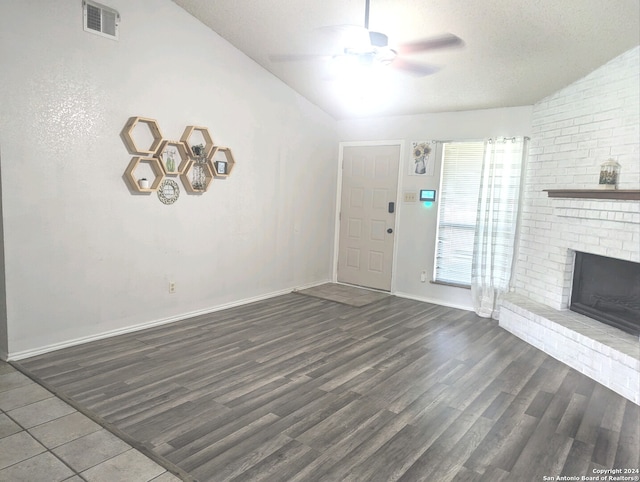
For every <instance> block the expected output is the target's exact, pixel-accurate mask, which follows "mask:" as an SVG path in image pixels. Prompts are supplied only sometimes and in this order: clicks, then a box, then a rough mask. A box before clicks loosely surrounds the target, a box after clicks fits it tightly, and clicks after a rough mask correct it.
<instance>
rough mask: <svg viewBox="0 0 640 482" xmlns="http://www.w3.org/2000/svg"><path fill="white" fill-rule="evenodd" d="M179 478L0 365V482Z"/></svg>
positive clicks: (162, 480)
mask: <svg viewBox="0 0 640 482" xmlns="http://www.w3.org/2000/svg"><path fill="white" fill-rule="evenodd" d="M125 480H126V481H127V482H138V481H139V482H148V481H154V482H172V481H180V480H181V479H180V478H178V477H176V476H175V475H173V474H172V473H170V472H168V471H167V470H166V469H165V468H164V467H161V466H160V465H158V464H157V463H156V462H154V461H153V460H151V459H149V458H147V457H146V456H145V455H143V454H142V453H140V452H139V451H137V450H136V449H134V448H132V447H131V446H130V445H128V444H127V443H125V442H123V441H122V440H121V439H119V438H118V437H116V436H115V435H113V434H112V433H111V432H109V431H107V430H106V429H104V428H103V427H102V426H100V425H98V424H97V423H95V422H94V421H93V420H91V419H89V418H88V417H86V416H85V415H83V414H82V413H80V412H78V411H77V410H75V409H74V408H73V407H71V406H70V405H68V404H67V403H65V402H64V401H62V400H60V399H59V398H57V397H55V396H54V395H53V394H52V393H51V392H49V391H47V390H45V389H44V388H43V387H41V386H40V385H38V384H37V383H35V382H34V381H33V380H31V379H30V378H28V377H27V376H25V375H24V374H22V373H21V372H19V371H18V370H16V369H15V368H13V367H12V366H11V365H9V364H7V363H5V362H2V361H0V481H8V482H9V481H10V482H18V481H28V482H54V481H73V482H76V481H78V482H80V481H87V482H92V481H96V482H102V481H105V482H106V481H108V482H114V481H125Z"/></svg>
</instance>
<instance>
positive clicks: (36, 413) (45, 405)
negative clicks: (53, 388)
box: [7, 398, 76, 428]
mask: <svg viewBox="0 0 640 482" xmlns="http://www.w3.org/2000/svg"><path fill="white" fill-rule="evenodd" d="M75 411H76V410H75V408H73V407H72V406H71V405H68V404H66V403H65V402H63V401H62V400H60V399H58V398H47V399H46V400H40V401H39V402H35V403H32V404H30V405H26V406H24V407H20V408H16V409H14V410H10V411H8V412H7V414H8V415H9V416H10V417H11V418H13V419H14V420H15V421H16V422H18V423H19V424H20V425H22V426H23V427H24V428H31V427H35V426H36V425H40V424H43V423H46V422H49V421H51V420H55V419H56V418H60V417H64V416H65V415H68V414H70V413H73V412H75Z"/></svg>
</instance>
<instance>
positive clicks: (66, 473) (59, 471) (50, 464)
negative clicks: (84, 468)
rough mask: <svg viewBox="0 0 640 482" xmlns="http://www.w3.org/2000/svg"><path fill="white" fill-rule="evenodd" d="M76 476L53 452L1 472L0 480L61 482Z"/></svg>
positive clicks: (12, 481)
mask: <svg viewBox="0 0 640 482" xmlns="http://www.w3.org/2000/svg"><path fill="white" fill-rule="evenodd" d="M73 475H74V473H73V471H72V470H71V469H70V468H69V467H67V466H66V465H65V464H63V463H62V462H60V460H59V459H57V458H56V457H55V456H54V455H53V454H51V452H45V453H43V454H40V455H36V456H35V457H31V458H30V459H27V460H24V461H22V462H19V463H17V464H15V465H12V466H11V467H7V468H6V469H3V470H0V480H6V481H11V482H37V481H43V482H44V481H46V482H61V481H63V480H65V479H68V478H69V477H72V476H73Z"/></svg>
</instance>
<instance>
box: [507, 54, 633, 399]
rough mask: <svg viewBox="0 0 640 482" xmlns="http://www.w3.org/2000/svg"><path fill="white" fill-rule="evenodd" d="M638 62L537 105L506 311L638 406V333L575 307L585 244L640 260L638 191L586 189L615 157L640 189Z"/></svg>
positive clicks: (523, 333) (589, 249)
mask: <svg viewBox="0 0 640 482" xmlns="http://www.w3.org/2000/svg"><path fill="white" fill-rule="evenodd" d="M639 60H640V47H636V48H634V49H632V50H630V51H628V52H626V53H624V54H622V55H620V56H619V57H617V58H616V59H613V60H612V61H611V62H609V63H608V64H605V65H604V66H602V67H601V68H599V69H597V70H596V71H594V72H592V73H591V74H589V75H588V76H586V77H584V78H583V79H581V80H579V81H577V82H575V83H573V84H571V85H570V86H568V87H566V88H565V89H563V90H561V91H560V92H557V93H556V94H554V95H552V96H550V97H547V98H546V99H543V100H542V101H541V102H539V103H537V104H536V105H535V106H534V110H533V120H532V136H531V137H532V140H531V145H530V151H529V159H528V167H527V179H526V181H525V190H524V207H523V215H522V221H521V223H522V224H521V229H520V236H519V241H518V246H517V252H518V256H517V260H516V278H515V289H514V292H513V293H511V294H510V295H509V296H507V298H506V300H505V302H504V304H503V307H502V309H501V314H500V325H501V326H503V327H504V328H505V329H507V330H509V331H511V332H512V333H514V334H516V335H517V336H519V337H521V338H523V339H524V340H526V341H528V342H529V343H531V344H533V345H534V346H536V347H538V348H540V349H541V350H544V351H545V352H547V353H549V354H550V355H551V356H553V357H555V358H557V359H559V360H561V361H563V362H565V363H567V364H568V365H570V366H571V367H573V368H575V369H577V370H578V371H580V372H582V373H584V374H586V375H588V376H590V377H591V378H594V379H595V380H597V381H599V382H600V383H602V384H603V385H605V386H607V387H609V388H611V389H612V390H614V391H616V392H617V393H619V394H621V395H623V396H624V397H626V398H628V399H629V400H632V401H634V402H635V403H637V404H640V343H639V341H638V337H637V336H634V335H631V334H629V333H625V332H623V331H621V330H618V329H617V328H613V327H611V326H608V325H605V324H603V323H600V322H599V321H596V320H593V319H592V318H589V317H587V316H584V315H581V314H578V313H574V312H572V311H569V309H568V308H569V304H570V297H571V283H572V278H573V267H574V258H575V252H576V251H581V252H584V253H591V254H595V255H600V256H607V257H611V258H616V259H620V260H626V261H633V262H640V200H639V199H638V197H635V196H637V195H636V194H631V195H630V196H628V198H627V199H615V197H616V196H615V195H614V196H611V197H610V198H607V197H606V195H605V196H604V198H603V195H602V193H601V192H595V193H592V194H588V193H587V194H585V192H584V191H586V190H592V189H594V188H597V187H598V185H597V184H598V176H599V170H600V164H601V163H602V162H604V161H606V160H607V159H608V158H614V159H616V160H617V161H618V162H619V163H620V164H621V166H622V170H621V176H620V182H619V186H618V187H619V191H625V192H627V193H633V192H635V191H637V190H638V189H640V146H639V142H638V139H639V138H640V88H639V86H638V78H639V77H640V61H639ZM548 190H573V191H577V192H578V194H577V195H575V196H570V195H568V197H553V196H552V197H549V194H551V193H550V192H545V191H548ZM583 195H584V196H585V197H582V196H583ZM617 197H619V196H617Z"/></svg>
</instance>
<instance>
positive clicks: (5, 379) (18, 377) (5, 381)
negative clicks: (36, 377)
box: [0, 369, 33, 392]
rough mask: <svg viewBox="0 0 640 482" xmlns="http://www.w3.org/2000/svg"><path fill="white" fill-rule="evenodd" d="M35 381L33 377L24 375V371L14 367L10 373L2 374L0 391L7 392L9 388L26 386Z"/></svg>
mask: <svg viewBox="0 0 640 482" xmlns="http://www.w3.org/2000/svg"><path fill="white" fill-rule="evenodd" d="M30 383H33V380H31V378H29V377H27V376H25V375H23V374H22V373H20V372H18V371H15V370H13V369H12V371H10V372H9V373H3V374H2V375H0V392H6V391H7V390H13V389H14V388H18V387H24V386H25V385H29V384H30Z"/></svg>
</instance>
